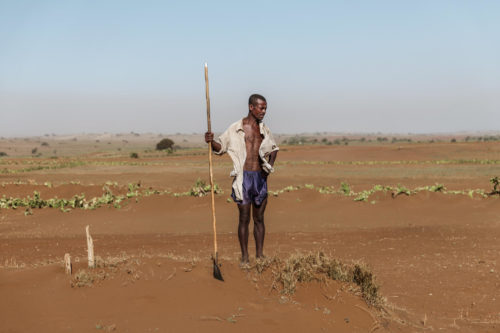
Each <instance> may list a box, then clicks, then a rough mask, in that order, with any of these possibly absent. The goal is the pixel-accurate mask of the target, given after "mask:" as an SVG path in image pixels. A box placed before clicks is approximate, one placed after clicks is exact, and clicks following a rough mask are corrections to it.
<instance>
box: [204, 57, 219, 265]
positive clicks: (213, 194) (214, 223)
mask: <svg viewBox="0 0 500 333" xmlns="http://www.w3.org/2000/svg"><path fill="white" fill-rule="evenodd" d="M205 95H206V100H207V128H208V132H211V131H212V123H211V121H210V96H209V91H208V66H207V63H205ZM208 169H209V174H210V192H211V194H212V222H213V223H212V224H213V229H214V258H215V256H217V227H216V221H215V199H214V196H215V193H214V176H213V167H212V145H211V144H210V143H209V144H208Z"/></svg>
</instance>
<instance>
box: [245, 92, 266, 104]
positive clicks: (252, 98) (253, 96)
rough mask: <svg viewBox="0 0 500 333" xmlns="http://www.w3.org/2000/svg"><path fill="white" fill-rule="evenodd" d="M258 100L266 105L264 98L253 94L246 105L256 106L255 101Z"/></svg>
mask: <svg viewBox="0 0 500 333" xmlns="http://www.w3.org/2000/svg"><path fill="white" fill-rule="evenodd" d="M258 99H260V100H262V101H264V102H266V103H267V101H266V98H265V97H264V96H262V95H259V94H253V95H252V96H250V98H249V99H248V105H250V104H252V105H256V104H257V100H258Z"/></svg>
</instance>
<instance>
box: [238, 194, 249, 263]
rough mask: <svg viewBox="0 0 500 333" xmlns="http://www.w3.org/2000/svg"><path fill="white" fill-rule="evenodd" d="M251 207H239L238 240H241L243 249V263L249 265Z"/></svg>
mask: <svg viewBox="0 0 500 333" xmlns="http://www.w3.org/2000/svg"><path fill="white" fill-rule="evenodd" d="M250 206H251V204H247V205H238V209H239V211H240V218H239V224H238V239H239V240H240V247H241V262H242V263H248V262H249V260H248V225H249V224H250Z"/></svg>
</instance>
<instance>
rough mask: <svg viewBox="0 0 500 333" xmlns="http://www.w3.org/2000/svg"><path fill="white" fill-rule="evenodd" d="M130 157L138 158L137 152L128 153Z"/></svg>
mask: <svg viewBox="0 0 500 333" xmlns="http://www.w3.org/2000/svg"><path fill="white" fill-rule="evenodd" d="M130 158H139V154H137V153H130Z"/></svg>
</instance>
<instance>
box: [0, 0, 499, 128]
mask: <svg viewBox="0 0 500 333" xmlns="http://www.w3.org/2000/svg"><path fill="white" fill-rule="evenodd" d="M498 17H500V2H497V1H456V0H455V1H368V0H367V1H308V2H306V1H300V2H299V1H269V3H268V2H264V1H252V2H250V1H245V2H242V1H182V2H181V1H70V0H66V1H22V0H19V1H15V0H12V1H5V0H0V115H1V121H0V136H16V135H40V134H44V133H59V134H63V133H77V132H104V131H107V132H130V131H135V132H150V131H151V132H162V133H175V132H185V133H192V132H203V131H204V130H205V126H206V119H205V113H204V112H205V100H204V78H203V64H204V62H205V61H207V62H208V65H209V74H210V88H211V99H212V111H213V128H214V130H216V131H221V130H223V129H224V128H225V127H227V125H229V124H230V123H231V122H233V121H234V120H236V119H238V118H240V117H241V116H244V115H245V114H246V112H247V105H246V104H247V99H248V96H249V95H250V94H251V93H254V92H258V93H262V94H263V95H264V96H266V97H267V98H268V102H269V109H268V112H269V113H268V115H267V116H266V120H265V121H266V123H267V124H268V125H270V127H271V129H272V130H273V131H274V132H280V133H291V132H316V131H340V132H378V131H381V132H391V133H395V132H399V133H406V132H414V133H415V132H418V133H423V132H427V133H428V132H437V131H439V132H450V131H462V130H468V131H477V130H498V129H499V125H498V124H499V123H500V93H499V92H500V43H499V42H498V41H499V40H500V20H499V19H498Z"/></svg>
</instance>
